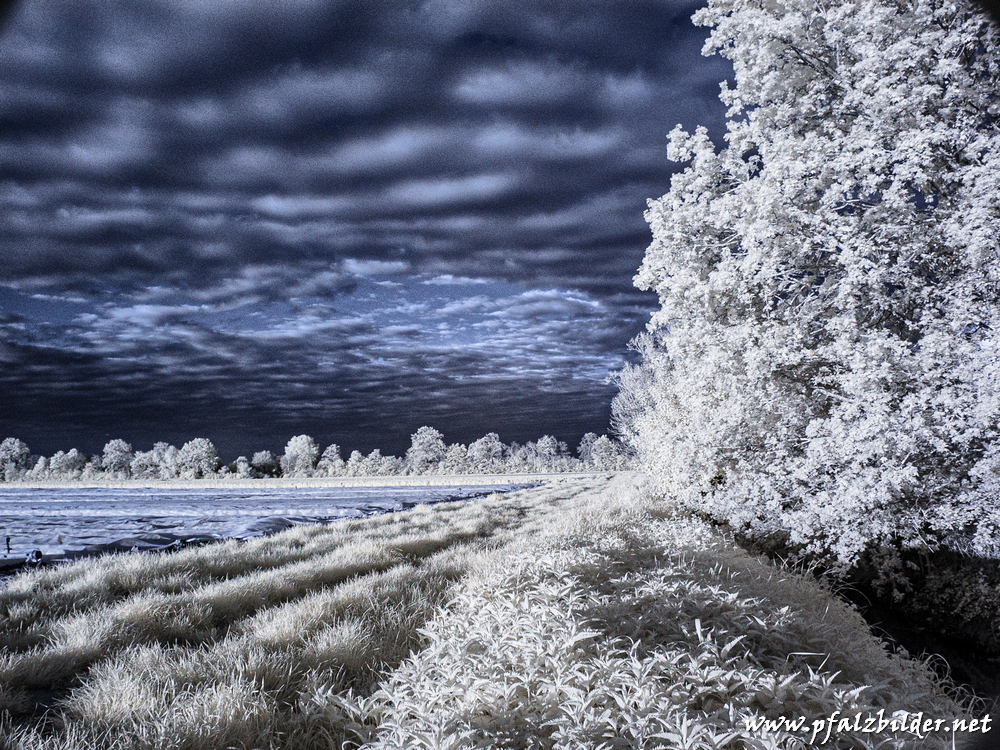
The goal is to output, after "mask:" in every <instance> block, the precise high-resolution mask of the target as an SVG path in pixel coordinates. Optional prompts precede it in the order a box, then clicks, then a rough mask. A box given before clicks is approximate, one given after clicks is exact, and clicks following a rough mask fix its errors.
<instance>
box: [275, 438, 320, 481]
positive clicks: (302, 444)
mask: <svg viewBox="0 0 1000 750" xmlns="http://www.w3.org/2000/svg"><path fill="white" fill-rule="evenodd" d="M317 461H319V446H318V445H316V441H315V440H313V439H312V438H311V437H309V436H308V435H296V436H295V437H293V438H292V439H291V440H289V441H288V444H287V445H286V446H285V454H284V455H283V456H282V457H281V473H282V476H286V477H310V476H312V474H313V469H314V468H315V467H316V462H317Z"/></svg>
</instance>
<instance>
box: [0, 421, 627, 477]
mask: <svg viewBox="0 0 1000 750" xmlns="http://www.w3.org/2000/svg"><path fill="white" fill-rule="evenodd" d="M410 440H411V442H410V447H409V449H408V450H407V451H406V454H405V455H404V456H402V457H400V456H393V455H387V454H383V453H382V451H381V450H380V449H378V448H376V449H374V450H373V451H372V452H371V453H369V454H367V455H364V454H362V453H361V451H357V450H355V451H352V452H351V453H350V455H349V456H348V457H347V458H346V459H345V458H344V457H343V456H342V455H341V447H340V446H339V445H337V444H336V443H334V444H332V445H330V446H328V447H327V448H326V449H324V450H322V451H321V450H320V446H319V445H318V444H317V443H316V441H315V440H314V439H313V438H311V437H310V436H309V435H296V436H295V437H293V438H291V439H290V440H289V441H288V444H287V445H286V446H285V451H284V453H283V454H282V455H280V456H276V455H274V454H273V453H271V451H266V450H263V451H257V452H256V453H254V454H253V455H252V456H251V457H250V458H247V457H246V456H240V457H239V458H237V459H236V460H235V461H233V462H232V463H228V464H227V463H224V462H223V461H222V460H221V459H220V458H219V455H218V451H217V450H216V448H215V445H213V444H212V441H211V440H208V439H206V438H195V439H194V440H190V441H188V442H187V443H184V445H182V446H181V447H180V448H177V447H176V446H174V445H170V444H168V443H162V442H161V443H156V444H155V445H154V446H153V448H152V450H148V451H135V450H133V449H132V446H131V445H130V444H129V443H127V442H126V441H124V440H121V439H115V440H110V441H109V442H108V443H107V445H105V446H104V449H103V450H102V451H101V453H99V454H96V455H87V454H85V453H83V452H81V451H79V450H77V449H76V448H72V449H70V450H68V451H59V452H57V453H56V454H55V455H53V456H39V455H35V454H33V453H32V452H31V449H30V448H29V447H28V446H27V444H25V443H24V441H22V440H19V439H18V438H13V437H9V438H7V439H5V440H4V441H3V442H2V443H0V481H4V482H16V481H29V482H30V481H50V480H101V479H112V480H121V479H202V478H207V477H215V478H234V479H260V478H264V477H365V476H402V475H407V474H528V473H553V472H567V471H614V470H619V469H623V468H626V467H627V464H628V461H627V459H626V456H625V454H624V452H623V450H622V446H621V445H620V444H618V443H617V442H616V441H614V440H612V439H611V438H609V437H608V436H607V435H600V436H599V435H597V434H595V433H593V432H588V433H587V434H586V435H584V436H583V439H582V440H581V441H580V445H579V446H578V447H577V451H576V453H577V455H576V456H573V455H572V454H571V453H570V450H569V446H568V445H567V444H566V443H564V442H561V441H559V440H557V439H556V438H554V437H553V436H551V435H544V436H543V437H541V438H539V439H538V440H536V441H534V442H531V441H529V442H527V443H525V444H524V445H520V444H518V443H516V442H512V443H510V444H509V445H506V444H504V443H503V442H502V441H501V440H500V436H499V435H497V434H496V433H495V432H491V433H489V434H487V435H485V436H483V437H481V438H479V439H478V440H476V441H474V442H472V443H469V444H468V445H464V444H462V443H452V444H451V445H448V444H447V443H445V440H444V436H443V435H442V434H441V433H440V432H439V431H438V430H436V429H434V428H433V427H421V428H420V429H418V430H417V431H416V432H415V433H413V435H411V436H410Z"/></svg>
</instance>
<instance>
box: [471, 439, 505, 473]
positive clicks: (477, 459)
mask: <svg viewBox="0 0 1000 750" xmlns="http://www.w3.org/2000/svg"><path fill="white" fill-rule="evenodd" d="M503 451H504V446H503V443H502V442H501V441H500V436H499V435H497V434H496V433H495V432H490V433H487V434H486V435H483V436H482V437H481V438H479V440H476V441H475V442H473V443H470V444H469V452H468V455H467V457H466V462H467V463H468V465H469V469H468V471H469V473H470V474H498V473H499V472H501V471H502V470H503Z"/></svg>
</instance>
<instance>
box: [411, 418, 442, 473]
mask: <svg viewBox="0 0 1000 750" xmlns="http://www.w3.org/2000/svg"><path fill="white" fill-rule="evenodd" d="M447 453H448V446H446V445H445V442H444V435H442V434H441V433H440V432H438V431H437V430H435V429H434V428H433V427H426V426H425V427H421V428H420V429H418V430H417V431H416V432H415V433H413V434H412V435H410V447H409V449H408V450H407V451H406V466H407V468H409V470H410V472H411V473H413V474H432V473H434V472H435V471H436V470H437V468H438V465H439V464H440V463H441V461H442V460H444V457H445V455H447Z"/></svg>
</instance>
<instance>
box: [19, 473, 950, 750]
mask: <svg viewBox="0 0 1000 750" xmlns="http://www.w3.org/2000/svg"><path fill="white" fill-rule="evenodd" d="M0 636H2V638H3V641H2V642H3V644H4V650H3V653H2V657H0V707H2V710H3V718H2V726H0V745H2V744H7V745H9V746H10V747H12V748H15V749H16V750H27V748H32V750H36V749H39V748H53V749H54V748H72V749H80V750H82V749H83V748H88V749H90V748H151V749H152V748H191V749H192V750H194V749H196V748H206V749H207V748H227V747H234V748H302V749H304V750H308V749H310V748H340V747H357V746H372V747H429V748H431V747H433V748H438V747H441V748H447V747H511V748H515V747H516V748H521V747H525V748H526V747H560V748H563V747H564V748H578V747H595V748H596V747H609V748H611V747H693V748H707V747H734V748H747V747H798V746H801V744H802V742H803V741H805V740H807V739H808V732H806V733H804V734H796V733H794V732H787V731H785V732H777V733H775V732H772V733H770V734H768V733H762V732H755V731H752V730H750V729H747V727H746V725H745V722H744V719H745V718H752V717H759V716H766V717H771V718H776V717H778V716H786V717H788V718H794V717H795V716H797V715H805V716H807V717H808V718H809V719H810V720H813V719H816V718H820V717H823V716H827V715H829V713H831V712H832V711H834V710H838V709H839V710H841V711H843V712H850V713H853V712H856V711H867V710H869V709H871V710H877V709H879V708H881V709H885V710H886V711H887V712H891V711H892V710H896V709H905V710H909V711H920V710H923V711H925V713H927V714H928V715H934V716H940V717H943V718H948V719H950V718H952V717H953V716H960V715H963V710H964V709H963V707H962V706H961V705H959V704H958V703H956V702H955V701H954V700H952V699H951V698H950V697H948V695H946V693H945V692H944V691H943V690H942V688H941V687H940V686H939V685H937V684H935V682H934V680H933V678H932V676H931V673H930V672H929V670H927V669H926V668H925V667H924V666H922V665H920V664H918V663H915V662H910V661H907V660H903V659H899V658H897V657H894V656H891V655H889V654H888V653H887V652H886V651H885V650H884V649H883V648H882V647H881V645H880V644H879V643H878V642H877V641H876V640H875V639H873V638H872V637H871V636H870V635H869V634H868V631H867V628H866V626H865V624H864V622H863V620H862V619H861V618H860V616H858V615H857V613H856V612H855V611H853V610H852V609H850V608H849V607H847V606H846V605H844V604H843V603H842V602H841V601H840V600H838V599H837V598H836V597H834V596H833V595H831V594H830V593H829V592H827V591H825V590H824V589H823V588H822V587H820V586H819V585H818V584H816V583H815V582H813V581H810V580H808V579H807V578H804V577H802V576H798V575H795V574H792V573H788V572H784V571H781V570H779V569H777V568H775V567H773V566H772V565H770V564H768V563H766V562H763V561H761V560H759V559H757V558H753V557H750V556H749V555H747V554H746V553H744V552H742V551H740V550H738V549H736V548H734V547H733V546H732V545H729V544H727V543H725V542H724V541H723V540H721V539H720V538H719V537H718V536H717V535H715V534H714V533H713V532H712V531H711V530H710V529H709V528H707V527H706V526H704V525H703V524H701V523H700V522H697V521H694V520H692V519H689V518H684V517H680V516H675V515H674V514H673V513H672V511H671V510H670V506H669V505H668V504H666V503H664V502H662V501H656V500H654V499H652V498H650V497H649V496H648V495H647V494H646V493H644V492H643V491H642V489H641V487H640V485H639V483H638V480H636V479H635V478H634V477H632V476H630V475H619V476H617V477H613V478H610V477H596V478H595V477H587V478H564V479H560V480H558V481H555V482H551V483H549V484H548V485H547V486H545V487H542V488H537V489H534V490H526V491H523V492H519V493H514V494H512V495H508V496H492V497H490V498H486V499H483V500H479V501H473V502H466V503H454V504H448V505H439V506H434V507H426V506H422V507H418V508H416V509H414V510H412V511H409V512H407V513H400V514H393V515H387V516H380V517H374V518H368V519H362V520H353V521H346V522H341V523H337V524H333V525H331V526H328V527H299V528H294V529H290V530H289V531H287V532H284V533H282V534H279V535H277V536H275V537H271V538H269V539H261V540H255V541H253V542H249V543H246V544H242V545H241V544H237V543H226V544H220V545H213V546H209V547H204V548H200V549H191V550H185V551H183V552H179V553H175V554H168V555H127V556H117V557H109V558H102V559H94V560H87V561H83V562H80V563H76V564H73V565H69V566H66V567H64V568H59V569H50V570H41V571H35V572H32V573H28V574H25V575H22V576H19V577H18V578H15V579H13V580H12V581H11V582H10V584H9V585H8V586H7V587H6V588H5V589H3V590H2V591H0ZM44 706H50V709H49V710H48V712H47V713H44V714H42V713H40V708H41V707H44ZM912 739H913V738H912V736H910V735H905V734H902V733H897V735H892V734H891V733H881V734H879V735H866V734H863V733H858V732H855V733H850V732H845V733H841V734H835V735H834V742H835V745H834V746H837V747H875V746H882V747H901V746H903V745H904V743H905V742H907V741H912ZM945 745H948V746H950V738H949V737H946V736H945V735H944V734H941V735H940V736H935V737H933V738H930V739H928V740H926V741H925V742H924V743H923V744H922V746H925V747H944V746H945Z"/></svg>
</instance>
